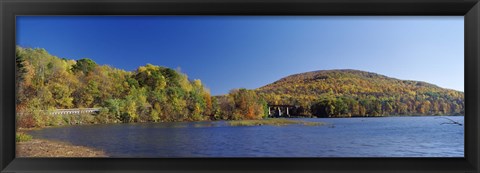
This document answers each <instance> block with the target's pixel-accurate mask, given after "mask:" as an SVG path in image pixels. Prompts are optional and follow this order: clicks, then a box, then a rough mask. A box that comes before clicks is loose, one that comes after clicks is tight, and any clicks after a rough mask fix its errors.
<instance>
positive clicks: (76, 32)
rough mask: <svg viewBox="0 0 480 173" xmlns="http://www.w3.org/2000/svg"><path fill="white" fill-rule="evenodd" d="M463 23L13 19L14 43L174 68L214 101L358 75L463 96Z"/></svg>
mask: <svg viewBox="0 0 480 173" xmlns="http://www.w3.org/2000/svg"><path fill="white" fill-rule="evenodd" d="M463 32H464V23H463V16H448V17H447V16H423V17H419V16H412V17H406V16H404V17H399V16H396V17H395V16H392V17H379V16H375V17H374V16H370V17H367V16H363V17H360V16H358V17H353V16H350V17H348V16H346V17H340V16H289V17H286V16H68V17H67V16H20V17H17V45H20V46H23V47H32V48H36V47H39V48H45V49H46V50H47V51H48V52H49V53H51V54H53V55H55V56H58V57H61V58H69V59H80V58H85V57H87V58H91V59H93V60H94V61H96V62H97V63H98V64H108V65H110V66H113V67H116V68H121V69H124V70H129V71H131V70H135V69H136V68H137V67H138V66H142V65H145V64H147V63H150V64H155V65H161V66H166V67H171V68H180V69H181V71H182V72H184V73H186V74H187V75H188V76H189V78H191V79H201V80H202V82H203V83H204V84H205V85H206V86H207V87H208V88H210V90H211V93H212V94H213V95H218V94H226V93H228V91H229V90H231V89H233V88H248V89H254V88H258V87H261V86H264V85H266V84H269V83H271V82H274V81H276V80H278V79H280V78H282V77H285V76H288V75H291V74H296V73H302V72H308V71H315V70H328V69H358V70H364V71H369V72H375V73H379V74H383V75H387V76H390V77H394V78H398V79H408V80H419V81H425V82H429V83H433V84H436V85H438V86H440V87H444V88H450V89H455V90H459V91H463V90H464V33H463Z"/></svg>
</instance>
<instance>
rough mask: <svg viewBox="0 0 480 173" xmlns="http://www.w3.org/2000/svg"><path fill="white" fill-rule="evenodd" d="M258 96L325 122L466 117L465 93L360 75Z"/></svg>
mask: <svg viewBox="0 0 480 173" xmlns="http://www.w3.org/2000/svg"><path fill="white" fill-rule="evenodd" d="M255 91H256V92H257V93H259V94H260V95H262V96H263V97H264V98H265V99H266V101H267V102H268V103H269V104H289V105H296V106H297V107H300V109H299V110H297V113H299V114H305V115H313V116H321V117H350V116H389V115H455V114H464V93H463V92H460V91H455V90H451V89H445V88H441V87H438V86H436V85H433V84H430V83H426V82H421V81H412V80H399V79H395V78H391V77H387V76H384V75H380V74H376V73H371V72H366V71H360V70H350V69H345V70H320V71H313V72H306V73H300V74H294V75H290V76H287V77H284V78H282V79H280V80H278V81H275V82H273V83H271V84H268V85H266V86H263V87H260V88H258V89H256V90H255Z"/></svg>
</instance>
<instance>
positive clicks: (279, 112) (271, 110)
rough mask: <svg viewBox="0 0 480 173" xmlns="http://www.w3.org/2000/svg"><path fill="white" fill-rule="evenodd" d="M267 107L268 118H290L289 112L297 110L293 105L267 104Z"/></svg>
mask: <svg viewBox="0 0 480 173" xmlns="http://www.w3.org/2000/svg"><path fill="white" fill-rule="evenodd" d="M267 106H268V116H269V117H290V111H291V110H292V109H296V108H298V106H295V105H274V104H269V105H267Z"/></svg>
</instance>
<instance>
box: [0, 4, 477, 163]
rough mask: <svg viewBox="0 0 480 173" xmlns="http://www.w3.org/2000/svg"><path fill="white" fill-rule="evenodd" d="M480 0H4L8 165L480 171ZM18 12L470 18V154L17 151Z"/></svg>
mask: <svg viewBox="0 0 480 173" xmlns="http://www.w3.org/2000/svg"><path fill="white" fill-rule="evenodd" d="M478 1H479V0H298V1H295V0H243V1H242V0H228V1H227V0H204V1H200V0H137V1H135V0H103V1H95V0H64V1H61V0H0V15H1V16H0V26H1V29H0V38H1V42H0V44H1V45H0V53H1V55H0V56H1V58H0V123H1V126H0V137H1V144H0V171H1V172H117V171H119V172H213V171H215V172H246V171H248V172H298V171H303V172H479V170H480V169H479V166H480V159H479V154H480V153H479V151H480V144H479V141H478V138H479V129H478V126H479V125H480V122H479V118H478V116H477V115H478V114H479V107H478V106H479V98H480V95H479V92H478V91H479V90H480V88H479V82H480V81H479V73H480V71H479V68H480V64H479V63H480V61H479V60H478V58H479V57H480V51H479V48H480V47H479V42H480V4H479V3H478ZM16 15H457V16H464V17H465V100H466V103H465V107H466V115H465V138H466V139H465V158H295V159H294V158H228V159H226V158H204V159H203V158H196V159H194V158H176V159H165V158H163V159H133V158H132V159H116V158H92V159H81V158H77V159H74V158H69V159H58V158H51V159H45V158H15V140H14V135H15V64H14V63H15V58H14V57H15V16H16Z"/></svg>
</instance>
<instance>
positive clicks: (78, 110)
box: [49, 108, 100, 115]
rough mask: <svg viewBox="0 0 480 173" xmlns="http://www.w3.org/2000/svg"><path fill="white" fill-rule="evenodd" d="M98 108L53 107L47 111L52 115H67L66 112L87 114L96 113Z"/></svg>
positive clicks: (98, 110)
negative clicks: (53, 108) (52, 109)
mask: <svg viewBox="0 0 480 173" xmlns="http://www.w3.org/2000/svg"><path fill="white" fill-rule="evenodd" d="M98 112H100V108H76V109H55V110H54V111H51V112H49V113H50V114H52V115H67V114H88V113H98Z"/></svg>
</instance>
